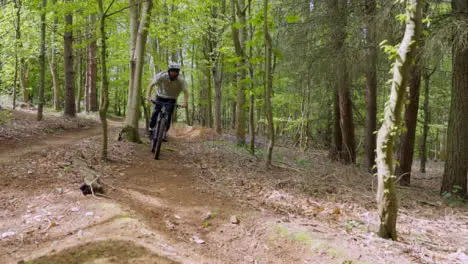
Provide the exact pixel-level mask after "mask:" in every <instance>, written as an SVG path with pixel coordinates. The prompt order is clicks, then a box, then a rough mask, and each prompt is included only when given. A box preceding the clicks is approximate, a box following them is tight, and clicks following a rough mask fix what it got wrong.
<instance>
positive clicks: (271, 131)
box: [263, 0, 275, 167]
mask: <svg viewBox="0 0 468 264" xmlns="http://www.w3.org/2000/svg"><path fill="white" fill-rule="evenodd" d="M263 16H264V21H263V31H264V37H265V57H266V61H265V77H264V82H265V110H266V116H267V120H268V140H269V142H268V150H267V154H266V165H267V167H269V166H271V159H272V156H273V147H274V145H275V128H274V124H273V110H272V106H271V91H272V88H273V70H272V67H271V66H272V59H271V58H272V49H273V47H272V46H273V45H272V40H271V36H270V32H269V31H268V0H265V1H264V8H263Z"/></svg>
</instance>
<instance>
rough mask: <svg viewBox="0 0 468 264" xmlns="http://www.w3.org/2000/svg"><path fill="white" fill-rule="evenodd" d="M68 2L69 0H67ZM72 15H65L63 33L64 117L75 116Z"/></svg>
mask: <svg viewBox="0 0 468 264" xmlns="http://www.w3.org/2000/svg"><path fill="white" fill-rule="evenodd" d="M67 2H70V0H67ZM72 25H73V15H72V14H71V13H69V14H67V15H65V28H66V30H65V33H64V35H63V39H64V44H63V46H64V49H63V60H64V68H65V111H64V114H65V116H66V117H75V116H76V107H75V73H74V72H73V33H72Z"/></svg>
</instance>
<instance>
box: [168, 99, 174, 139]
mask: <svg viewBox="0 0 468 264" xmlns="http://www.w3.org/2000/svg"><path fill="white" fill-rule="evenodd" d="M168 103H170V104H168V105H167V106H166V109H167V116H168V117H167V126H166V132H167V131H169V128H170V127H171V122H172V114H173V112H174V108H175V104H176V100H175V99H169V101H168Z"/></svg>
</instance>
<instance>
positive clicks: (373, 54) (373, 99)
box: [365, 0, 377, 172]
mask: <svg viewBox="0 0 468 264" xmlns="http://www.w3.org/2000/svg"><path fill="white" fill-rule="evenodd" d="M365 7H366V16H367V17H366V22H367V24H366V28H367V35H366V42H367V43H366V44H367V47H368V48H367V50H366V61H367V70H366V110H367V111H366V158H365V166H366V167H367V169H368V170H369V171H371V172H372V171H375V169H373V167H374V165H375V145H376V141H375V139H376V135H375V131H377V42H376V17H375V16H376V13H377V12H376V10H377V3H376V0H366V3H365Z"/></svg>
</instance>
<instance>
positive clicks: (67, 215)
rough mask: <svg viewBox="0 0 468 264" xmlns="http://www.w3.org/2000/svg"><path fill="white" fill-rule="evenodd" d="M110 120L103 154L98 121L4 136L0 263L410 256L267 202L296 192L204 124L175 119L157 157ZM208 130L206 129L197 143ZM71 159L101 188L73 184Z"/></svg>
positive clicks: (76, 171) (77, 179) (333, 219)
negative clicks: (11, 141) (12, 141)
mask: <svg viewBox="0 0 468 264" xmlns="http://www.w3.org/2000/svg"><path fill="white" fill-rule="evenodd" d="M112 126H113V129H111V137H110V138H111V139H112V140H111V141H110V146H109V154H110V161H109V162H108V163H100V162H99V161H97V159H96V157H98V153H99V147H100V144H99V143H98V142H99V134H100V127H94V128H91V129H86V130H75V131H68V132H63V133H60V134H57V135H52V136H50V135H49V136H48V137H46V136H44V137H42V138H41V140H40V141H37V142H32V141H31V142H27V143H22V145H21V146H13V145H10V146H9V147H8V146H3V149H2V150H3V151H2V152H0V171H2V172H1V173H0V188H2V192H0V234H1V235H2V237H0V263H17V262H18V261H21V260H24V261H26V263H384V262H385V263H411V262H416V263H418V261H417V260H416V259H415V258H413V257H412V255H410V254H406V253H407V252H406V251H405V250H407V248H406V247H405V246H404V245H400V246H398V247H395V246H394V245H392V244H390V242H388V241H382V240H375V239H374V238H373V237H372V235H368V233H369V231H363V232H362V233H359V232H358V233H357V234H356V235H352V234H348V233H347V232H345V231H344V230H345V229H344V228H343V227H342V221H344V220H345V219H347V218H344V217H347V216H346V215H345V212H341V213H339V214H338V215H336V214H334V213H330V214H328V216H326V215H324V216H321V217H322V218H318V217H317V216H313V217H305V218H304V217H301V216H300V215H297V214H296V212H294V211H291V210H290V211H288V210H289V209H288V208H287V207H284V208H281V207H278V208H276V209H274V208H272V207H271V206H269V205H267V203H272V202H273V203H276V202H277V203H289V202H288V199H292V200H296V198H294V197H293V196H291V195H289V194H286V193H284V192H283V190H281V188H282V187H280V188H279V189H278V190H273V192H269V190H267V189H266V188H263V187H265V186H263V185H262V184H261V182H257V183H256V182H254V180H253V178H248V177H249V175H246V174H250V173H252V171H253V170H252V168H254V167H255V168H256V167H257V166H258V164H256V163H254V161H253V160H251V158H250V157H247V158H246V161H245V163H239V164H243V166H244V167H245V168H242V169H238V170H237V171H236V170H235V169H233V168H236V166H238V165H234V166H233V163H236V162H235V161H233V160H232V157H233V156H229V157H228V156H227V157H223V156H222V154H221V153H220V152H219V150H218V149H217V146H216V144H218V143H219V142H218V140H219V141H221V139H219V138H216V136H215V135H214V134H213V133H211V132H212V131H209V130H207V131H205V130H204V129H194V128H188V129H185V130H177V129H175V132H176V133H174V132H173V133H172V134H171V136H170V138H169V142H168V143H165V144H164V145H163V148H164V149H163V151H162V153H161V160H158V161H156V160H154V159H153V155H151V153H150V152H149V150H148V146H147V145H145V144H140V145H134V144H130V143H125V142H117V141H115V138H116V131H117V130H118V126H119V124H118V123H116V122H114V123H112ZM207 138H210V139H212V140H214V141H213V142H212V143H210V144H211V145H210V146H211V147H209V148H208V150H207V149H205V150H203V151H202V150H201V149H203V145H204V144H206V142H204V140H206V139H207ZM217 142H218V143H217ZM44 148H45V149H46V156H45V157H44V156H43V155H41V153H39V151H41V150H42V149H44ZM190 148H194V149H190ZM233 151H235V150H234V149H233ZM201 153H203V155H202V154H201ZM237 157H240V156H237ZM77 159H80V160H83V161H85V162H86V163H87V166H88V169H91V170H94V171H95V172H96V173H97V174H99V175H100V176H101V179H102V181H103V184H104V185H105V186H106V190H107V191H106V195H107V196H108V197H110V198H111V199H103V198H93V197H91V196H83V195H82V194H81V192H80V191H79V189H78V186H79V184H80V183H81V181H82V176H83V175H82V174H80V167H79V166H77V164H76V162H75V161H76V160H77ZM13 161H14V162H13ZM10 163H11V164H10ZM41 163H42V164H41ZM39 164H41V165H39ZM85 166H86V165H85ZM228 167H230V168H228ZM249 167H251V168H249ZM21 170H22V171H23V172H22V173H21ZM28 170H29V171H28ZM232 170H234V173H232ZM18 171H20V173H18ZM29 172H31V173H29ZM288 174H291V171H287V170H277V171H271V172H268V173H265V174H264V175H267V176H268V180H269V181H276V180H278V179H280V181H278V182H279V183H281V185H278V186H283V185H285V184H287V183H288V181H285V180H284V179H283V178H277V177H278V176H279V177H286V178H287V177H288ZM262 175H263V174H262ZM285 175H286V176H285ZM250 176H251V175H250ZM231 179H232V182H234V183H235V184H234V185H232V184H231V185H226V183H228V182H229V181H231ZM234 188H235V190H234ZM233 193H240V195H238V196H235V195H232V194H233ZM265 193H267V198H266V199H256V198H255V197H254V196H264V195H265ZM259 200H260V201H259ZM307 201H309V200H307ZM312 205H313V206H316V204H312ZM329 209H330V208H329ZM333 209H334V210H335V209H336V208H333ZM323 210H324V208H318V210H317V211H314V212H313V213H314V214H315V215H317V214H322V213H321V212H322V211H323ZM341 210H346V208H344V207H343V208H342V209H341ZM343 218H344V219H343ZM233 219H234V220H233ZM351 219H354V218H351ZM346 221H348V220H346ZM350 223H354V222H350ZM356 223H357V222H356ZM350 228H353V227H350ZM373 244H376V245H377V246H376V247H375V246H374V247H373ZM390 255H392V256H391V260H390V261H387V257H388V256H390ZM441 263H443V262H441ZM454 263H457V262H456V261H455V262H454Z"/></svg>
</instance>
